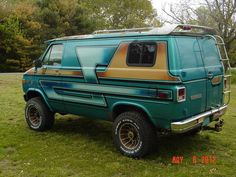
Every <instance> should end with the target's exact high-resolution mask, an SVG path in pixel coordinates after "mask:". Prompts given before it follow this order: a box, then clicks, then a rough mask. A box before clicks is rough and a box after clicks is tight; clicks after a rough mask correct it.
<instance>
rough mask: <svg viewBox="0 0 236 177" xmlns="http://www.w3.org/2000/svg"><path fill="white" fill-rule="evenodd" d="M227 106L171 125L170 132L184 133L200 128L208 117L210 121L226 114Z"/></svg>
mask: <svg viewBox="0 0 236 177" xmlns="http://www.w3.org/2000/svg"><path fill="white" fill-rule="evenodd" d="M226 109H227V105H224V106H222V107H220V108H217V109H212V110H210V111H207V112H204V113H201V114H198V115H196V116H193V117H190V118H187V119H185V120H182V121H179V122H172V123H171V131H172V132H174V133H184V132H187V131H189V130H192V129H194V128H197V127H200V126H201V125H202V124H203V122H204V120H205V119H207V118H208V117H210V119H211V120H210V121H213V120H216V119H217V118H219V117H220V116H222V115H224V113H225V112H226Z"/></svg>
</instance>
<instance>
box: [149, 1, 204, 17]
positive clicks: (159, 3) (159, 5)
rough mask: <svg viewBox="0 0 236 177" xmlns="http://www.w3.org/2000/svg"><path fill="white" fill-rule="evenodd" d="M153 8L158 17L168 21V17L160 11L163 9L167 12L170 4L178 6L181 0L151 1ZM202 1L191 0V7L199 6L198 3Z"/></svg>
mask: <svg viewBox="0 0 236 177" xmlns="http://www.w3.org/2000/svg"><path fill="white" fill-rule="evenodd" d="M151 1H152V4H153V7H154V8H155V9H156V10H157V14H158V16H159V17H161V18H164V19H166V18H167V19H169V17H168V16H167V15H166V14H165V13H164V12H163V11H162V9H163V8H164V7H165V9H166V11H168V7H169V5H170V4H178V3H180V2H181V0H151ZM203 1H204V0H191V4H190V5H191V7H197V6H200V3H203Z"/></svg>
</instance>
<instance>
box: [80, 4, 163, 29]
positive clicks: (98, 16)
mask: <svg viewBox="0 0 236 177" xmlns="http://www.w3.org/2000/svg"><path fill="white" fill-rule="evenodd" d="M84 6H85V7H87V9H88V11H89V14H88V15H89V16H90V19H92V21H93V22H94V23H95V26H96V29H119V28H137V27H146V26H157V25H159V24H160V22H159V21H158V20H157V18H156V17H157V13H156V11H155V10H154V9H153V7H152V4H151V1H149V0H139V1H137V0H120V1H117V0H96V3H95V2H94V1H93V0H86V1H85V0H84Z"/></svg>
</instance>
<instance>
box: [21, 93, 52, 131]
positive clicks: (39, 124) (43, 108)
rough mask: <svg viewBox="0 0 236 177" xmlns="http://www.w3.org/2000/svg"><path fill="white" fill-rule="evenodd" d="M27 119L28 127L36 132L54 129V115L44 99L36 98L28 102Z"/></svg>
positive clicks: (26, 107) (26, 108)
mask: <svg viewBox="0 0 236 177" xmlns="http://www.w3.org/2000/svg"><path fill="white" fill-rule="evenodd" d="M25 119H26V122H27V124H28V126H29V127H30V128H31V129H33V130H35V131H45V130H49V129H51V128H52V126H53V124H54V114H53V112H51V111H50V110H49V108H48V107H47V105H46V104H45V103H44V101H43V100H42V98H40V97H35V98H31V99H30V100H29V101H27V103H26V106H25Z"/></svg>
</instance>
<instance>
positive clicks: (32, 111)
mask: <svg viewBox="0 0 236 177" xmlns="http://www.w3.org/2000/svg"><path fill="white" fill-rule="evenodd" d="M27 117H28V120H29V122H30V124H31V125H32V127H34V128H37V127H39V126H40V124H41V116H40V115H39V112H38V109H37V108H36V107H35V106H34V105H30V106H29V107H28V109H27Z"/></svg>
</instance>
